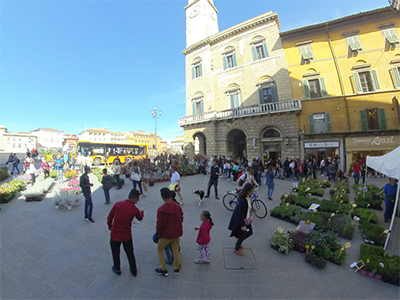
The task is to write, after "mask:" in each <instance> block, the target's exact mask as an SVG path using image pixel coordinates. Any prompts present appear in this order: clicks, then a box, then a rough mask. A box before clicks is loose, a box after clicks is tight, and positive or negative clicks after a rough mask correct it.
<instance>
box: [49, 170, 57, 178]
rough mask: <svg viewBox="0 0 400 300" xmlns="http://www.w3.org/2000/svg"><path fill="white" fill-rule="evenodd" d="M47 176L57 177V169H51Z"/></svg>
mask: <svg viewBox="0 0 400 300" xmlns="http://www.w3.org/2000/svg"><path fill="white" fill-rule="evenodd" d="M49 176H50V178H57V171H56V170H51V171H50V175H49Z"/></svg>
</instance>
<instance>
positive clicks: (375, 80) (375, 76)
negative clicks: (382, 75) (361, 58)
mask: <svg viewBox="0 0 400 300" xmlns="http://www.w3.org/2000/svg"><path fill="white" fill-rule="evenodd" d="M369 72H370V74H371V78H372V83H373V85H374V91H379V90H380V89H381V86H380V85H379V80H378V74H377V73H376V70H371V71H369Z"/></svg>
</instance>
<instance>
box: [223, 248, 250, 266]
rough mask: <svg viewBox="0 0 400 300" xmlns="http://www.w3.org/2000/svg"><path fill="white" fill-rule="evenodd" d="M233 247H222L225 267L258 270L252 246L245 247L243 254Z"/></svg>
mask: <svg viewBox="0 0 400 300" xmlns="http://www.w3.org/2000/svg"><path fill="white" fill-rule="evenodd" d="M233 250H234V249H233V248H222V253H223V256H224V263H225V269H228V270H258V265H257V262H256V259H255V258H254V254H253V251H252V250H251V249H250V248H243V249H242V251H243V253H244V255H243V256H240V255H237V254H236V253H235V252H233Z"/></svg>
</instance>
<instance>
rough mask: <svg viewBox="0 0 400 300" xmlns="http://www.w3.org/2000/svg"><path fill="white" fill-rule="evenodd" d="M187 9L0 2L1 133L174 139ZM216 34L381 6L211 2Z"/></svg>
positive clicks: (169, 1)
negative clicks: (157, 113) (101, 131)
mask: <svg viewBox="0 0 400 300" xmlns="http://www.w3.org/2000/svg"><path fill="white" fill-rule="evenodd" d="M187 4H188V1H187V0H158V1H155V0H145V1H139V0H126V1H123V0H122V1H119V0H110V1H96V0H89V1H84V0H81V1H70V0H65V1H63V0H57V1H46V0H43V1H17V0H11V1H7V0H2V1H0V125H4V126H6V127H7V129H8V131H9V132H18V131H31V130H34V129H37V128H39V127H50V128H54V129H59V130H63V131H64V133H70V134H79V133H80V132H82V131H83V130H84V129H85V124H86V128H92V127H99V128H106V129H108V130H110V131H119V132H124V131H136V130H143V131H146V132H154V119H153V117H152V115H151V110H152V109H153V107H154V106H155V105H157V106H158V108H159V110H162V117H161V118H160V119H159V120H158V131H157V133H158V134H159V135H160V136H161V137H162V138H163V140H173V139H174V138H175V136H177V135H180V134H181V131H180V127H179V126H178V118H180V117H184V116H185V113H186V112H185V69H184V65H185V57H184V55H183V54H182V53H181V51H182V50H183V49H184V48H185V45H186V41H185V38H186V36H185V10H184V7H185V6H186V5H187ZM214 4H215V6H216V8H217V9H218V11H219V13H218V21H219V29H220V30H224V29H226V28H229V27H231V26H233V25H235V24H237V23H240V22H243V21H245V20H247V19H250V18H253V17H255V16H257V15H260V14H263V13H265V12H267V11H273V12H277V13H278V16H279V20H280V24H281V31H287V30H290V29H294V28H298V27H302V26H306V25H311V24H315V23H319V22H323V21H327V20H332V19H336V18H340V17H343V16H346V15H350V14H354V13H358V12H360V11H367V10H371V9H376V8H380V7H384V6H387V5H388V2H387V0H367V1H366V0H351V1H350V0H335V1H330V0H319V1H317V0H274V1H271V0H241V1H237V0H214Z"/></svg>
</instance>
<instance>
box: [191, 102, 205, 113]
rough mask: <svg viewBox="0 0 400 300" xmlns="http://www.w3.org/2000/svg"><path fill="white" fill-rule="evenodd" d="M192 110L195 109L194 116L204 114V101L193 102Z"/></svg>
mask: <svg viewBox="0 0 400 300" xmlns="http://www.w3.org/2000/svg"><path fill="white" fill-rule="evenodd" d="M192 109H193V115H198V114H202V113H203V112H204V111H203V100H201V101H193V102H192Z"/></svg>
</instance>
